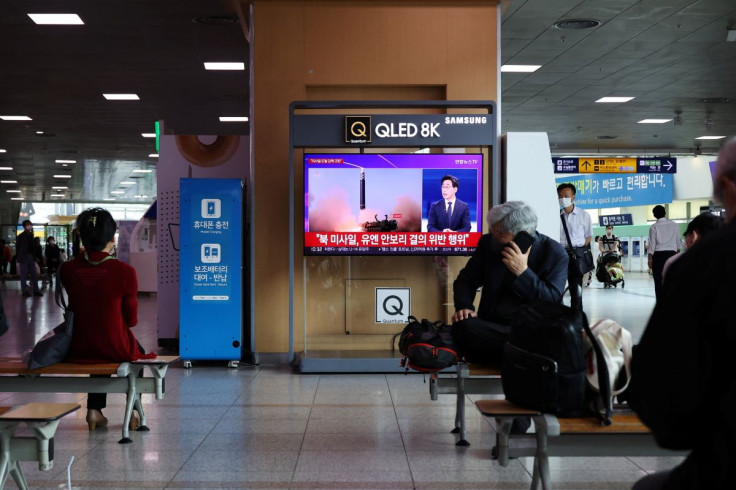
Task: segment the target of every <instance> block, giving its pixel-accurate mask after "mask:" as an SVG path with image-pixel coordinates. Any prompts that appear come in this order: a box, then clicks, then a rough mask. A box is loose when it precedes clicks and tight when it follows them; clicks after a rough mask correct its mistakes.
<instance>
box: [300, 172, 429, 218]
mask: <svg viewBox="0 0 736 490" xmlns="http://www.w3.org/2000/svg"><path fill="white" fill-rule="evenodd" d="M308 172H309V174H308V178H309V192H308V195H307V196H306V202H305V205H306V206H307V208H308V215H307V216H306V222H305V231H311V232H330V231H335V232H346V231H353V232H361V231H382V232H387V231H401V232H417V231H421V225H422V209H421V202H422V170H421V169H413V168H409V169H399V168H360V167H346V166H341V167H340V168H327V169H325V168H315V169H309V171H308Z"/></svg>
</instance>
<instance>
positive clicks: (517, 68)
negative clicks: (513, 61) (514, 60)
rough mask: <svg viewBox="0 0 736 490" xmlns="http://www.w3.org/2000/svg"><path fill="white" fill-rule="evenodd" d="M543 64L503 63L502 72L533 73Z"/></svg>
mask: <svg viewBox="0 0 736 490" xmlns="http://www.w3.org/2000/svg"><path fill="white" fill-rule="evenodd" d="M540 68H542V65H501V72H502V73H533V72H535V71H537V70H539V69H540Z"/></svg>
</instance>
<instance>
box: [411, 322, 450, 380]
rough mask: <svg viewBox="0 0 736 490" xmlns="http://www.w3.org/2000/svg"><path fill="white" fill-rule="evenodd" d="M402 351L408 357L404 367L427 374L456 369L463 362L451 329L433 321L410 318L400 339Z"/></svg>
mask: <svg viewBox="0 0 736 490" xmlns="http://www.w3.org/2000/svg"><path fill="white" fill-rule="evenodd" d="M399 351H400V352H401V353H402V354H403V355H404V358H403V359H402V360H401V367H406V368H407V370H408V369H409V368H412V369H415V370H417V371H423V372H435V371H441V370H443V369H445V368H446V367H450V366H454V365H455V364H457V361H458V359H459V357H458V355H457V346H456V345H455V343H454V342H453V340H452V332H451V327H450V326H449V325H445V324H444V323H443V322H439V321H438V322H434V323H432V322H430V321H429V320H426V319H423V320H422V321H421V322H420V321H419V320H417V319H416V317H413V316H410V317H409V324H408V325H407V326H406V327H404V330H403V331H402V332H401V335H400V337H399Z"/></svg>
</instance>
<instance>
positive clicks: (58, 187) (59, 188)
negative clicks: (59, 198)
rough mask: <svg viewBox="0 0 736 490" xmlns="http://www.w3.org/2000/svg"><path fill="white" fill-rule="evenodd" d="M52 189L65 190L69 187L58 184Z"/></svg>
mask: <svg viewBox="0 0 736 490" xmlns="http://www.w3.org/2000/svg"><path fill="white" fill-rule="evenodd" d="M52 189H53V190H55V191H65V190H67V189H68V187H66V186H63V185H56V186H54V187H52Z"/></svg>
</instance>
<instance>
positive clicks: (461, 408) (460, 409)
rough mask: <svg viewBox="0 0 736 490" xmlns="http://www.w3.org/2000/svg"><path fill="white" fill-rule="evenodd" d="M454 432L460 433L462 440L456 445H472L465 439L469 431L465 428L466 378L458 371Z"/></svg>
mask: <svg viewBox="0 0 736 490" xmlns="http://www.w3.org/2000/svg"><path fill="white" fill-rule="evenodd" d="M452 433H453V434H460V440H458V441H457V442H456V443H455V445H456V446H461V447H467V446H470V443H469V442H468V441H467V440H466V439H465V438H466V437H467V433H466V430H465V378H464V377H463V376H461V375H460V373H458V376H457V400H456V408H455V429H453V431H452Z"/></svg>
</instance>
